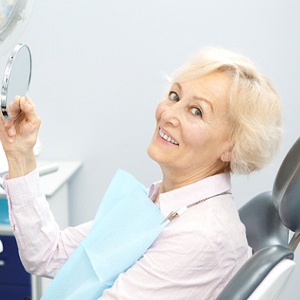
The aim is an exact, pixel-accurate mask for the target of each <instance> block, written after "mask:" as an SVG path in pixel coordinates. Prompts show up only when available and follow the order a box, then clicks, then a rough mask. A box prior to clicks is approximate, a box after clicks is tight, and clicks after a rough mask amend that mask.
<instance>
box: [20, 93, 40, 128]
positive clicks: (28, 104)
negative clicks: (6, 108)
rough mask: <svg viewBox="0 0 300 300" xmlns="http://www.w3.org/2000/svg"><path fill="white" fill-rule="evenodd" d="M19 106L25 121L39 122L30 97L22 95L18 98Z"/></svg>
mask: <svg viewBox="0 0 300 300" xmlns="http://www.w3.org/2000/svg"><path fill="white" fill-rule="evenodd" d="M20 108H21V110H22V112H23V114H24V116H25V118H26V119H27V121H29V122H32V123H36V122H37V123H40V118H39V117H38V115H37V114H36V110H35V105H34V103H33V101H32V100H31V99H30V98H28V97H22V98H21V99H20Z"/></svg>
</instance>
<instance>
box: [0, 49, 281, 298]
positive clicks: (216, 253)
mask: <svg viewBox="0 0 300 300" xmlns="http://www.w3.org/2000/svg"><path fill="white" fill-rule="evenodd" d="M9 109H10V114H11V115H12V117H14V116H15V115H17V114H19V113H20V111H19V110H20V109H21V114H20V116H18V118H17V119H16V120H15V121H14V122H13V121H9V122H7V121H4V120H3V121H2V122H1V125H0V136H1V141H2V145H3V148H4V150H5V153H6V156H7V159H8V163H9V174H8V176H7V177H6V179H5V189H6V191H7V197H8V200H9V208H10V220H11V225H12V228H13V231H14V233H15V236H16V239H17V242H18V246H19V251H20V255H21V258H22V261H23V264H24V266H25V268H26V269H27V270H28V271H29V272H31V273H34V274H37V275H40V276H47V277H51V278H53V277H55V275H56V274H57V272H58V271H59V270H60V268H61V267H62V265H63V264H64V263H65V262H66V260H67V259H68V258H69V256H70V255H71V254H72V253H73V251H74V250H75V249H76V248H77V247H78V245H79V244H80V242H81V241H82V240H83V239H84V238H85V236H86V235H87V234H88V232H89V229H90V227H91V222H88V223H85V224H82V225H79V226H77V227H72V228H67V229H65V230H62V231H60V229H59V228H58V226H57V224H56V222H55V220H54V218H53V216H52V214H51V212H50V211H49V208H48V205H47V203H46V200H45V196H44V194H43V192H42V191H41V190H40V187H39V178H38V172H37V170H36V161H35V156H34V152H33V146H34V144H35V142H36V138H37V135H38V129H39V125H40V120H39V118H38V116H37V114H36V111H35V107H34V104H33V102H32V101H31V100H30V99H28V98H27V99H25V98H16V99H15V101H14V103H13V104H12V105H11V106H10V107H9ZM12 119H13V118H12ZM280 135H281V107H280V102H279V97H278V95H277V93H276V91H275V90H274V88H273V86H272V84H271V83H270V81H269V80H268V79H267V77H265V76H264V75H263V74H261V73H260V72H259V71H258V70H257V69H256V68H255V66H254V65H253V64H252V62H251V61H249V60H248V59H247V58H245V57H243V56H241V55H239V54H235V53H231V52H229V51H226V50H223V49H215V48H213V49H206V50H204V51H202V52H201V53H200V54H199V55H197V56H195V57H194V58H193V59H192V60H191V61H189V62H188V63H187V64H186V65H184V66H183V67H182V68H180V69H179V70H178V71H177V72H176V73H175V75H174V77H173V79H172V82H171V86H170V89H169V91H168V93H167V95H166V96H165V97H164V98H163V99H162V100H161V102H160V103H159V104H158V107H157V109H156V129H155V132H154V136H153V138H152V141H151V143H150V145H149V148H148V154H149V156H150V157H151V158H152V159H153V160H154V161H156V162H157V163H158V164H159V165H160V167H161V170H162V180H161V181H160V182H156V183H154V184H153V185H152V186H151V188H150V190H149V198H150V199H151V200H152V201H153V202H154V203H155V204H156V205H157V206H158V207H159V208H160V210H161V212H162V213H163V214H164V215H168V214H169V213H170V212H171V211H176V210H178V209H180V208H181V207H182V206H188V207H190V208H189V209H188V210H187V212H186V213H185V214H183V215H182V216H180V217H179V218H177V219H176V221H174V222H172V223H170V224H169V226H167V227H166V228H165V229H164V230H163V231H162V233H161V234H160V235H159V236H158V238H157V239H156V240H155V242H154V243H153V244H152V245H151V246H150V247H149V249H148V250H147V251H146V252H145V254H144V255H143V256H142V257H141V258H140V259H139V260H138V261H137V262H136V263H135V264H134V265H133V266H132V267H131V268H129V269H128V270H127V271H126V272H124V273H121V274H120V275H119V276H118V278H117V280H116V281H115V283H114V284H113V286H112V287H111V288H109V289H107V290H105V292H104V293H103V295H102V296H101V299H156V300H157V299H168V298H171V299H215V298H216V297H217V296H218V294H219V293H220V292H221V291H222V289H223V288H224V286H225V285H226V284H227V283H228V281H229V280H230V278H231V277H232V276H233V275H234V274H235V273H236V272H237V271H238V270H239V268H240V267H241V266H242V265H243V263H244V262H245V261H246V260H247V259H248V258H249V256H250V255H251V249H249V247H248V244H247V240H246V236H245V228H244V226H243V224H242V223H241V221H240V219H239V216H238V213H237V210H236V207H235V204H234V201H233V196H232V194H231V193H230V189H231V185H230V173H236V174H248V173H250V172H252V171H254V170H258V169H260V168H262V167H263V166H264V165H266V164H267V163H269V162H270V160H271V159H272V157H273V155H274V154H275V152H276V150H277V148H278V144H279V141H280Z"/></svg>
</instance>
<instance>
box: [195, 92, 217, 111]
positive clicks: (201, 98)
mask: <svg viewBox="0 0 300 300" xmlns="http://www.w3.org/2000/svg"><path fill="white" fill-rule="evenodd" d="M193 99H194V100H196V101H204V102H205V103H206V104H208V106H209V107H210V109H211V111H212V112H214V109H213V106H212V103H211V102H210V101H209V100H208V99H205V98H203V97H198V96H193Z"/></svg>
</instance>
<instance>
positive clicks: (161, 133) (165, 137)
mask: <svg viewBox="0 0 300 300" xmlns="http://www.w3.org/2000/svg"><path fill="white" fill-rule="evenodd" d="M159 135H160V136H161V137H162V138H163V139H164V140H166V141H168V142H171V143H172V144H174V145H179V143H178V142H177V141H175V140H174V139H172V138H171V137H169V136H167V135H166V134H164V133H163V132H162V130H161V129H159Z"/></svg>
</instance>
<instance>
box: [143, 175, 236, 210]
mask: <svg viewBox="0 0 300 300" xmlns="http://www.w3.org/2000/svg"><path fill="white" fill-rule="evenodd" d="M160 185H161V182H155V183H153V184H152V185H151V187H150V190H149V197H150V199H151V200H152V201H154V200H155V199H156V195H157V194H158V192H159V188H160ZM230 189H231V182H230V173H229V172H226V173H221V174H216V175H213V176H209V177H206V178H204V179H202V180H200V181H197V182H195V183H192V184H189V185H187V186H183V187H181V188H178V189H175V190H172V191H170V192H166V193H161V194H160V195H159V200H158V206H159V207H160V210H161V212H162V214H163V215H168V214H169V213H170V212H171V211H177V210H179V209H181V208H182V207H184V206H187V205H189V204H192V203H194V202H197V201H199V200H202V199H205V198H208V197H212V196H214V195H216V194H219V193H223V192H226V191H228V190H230Z"/></svg>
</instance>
